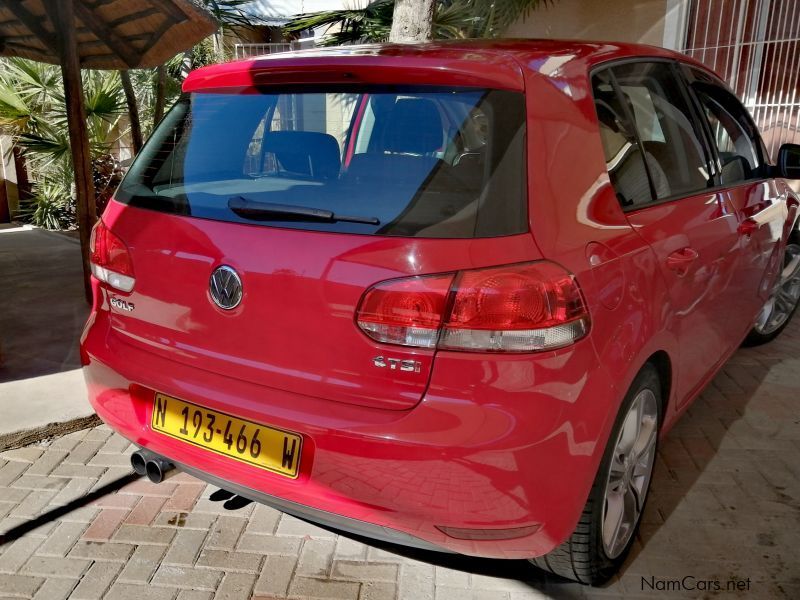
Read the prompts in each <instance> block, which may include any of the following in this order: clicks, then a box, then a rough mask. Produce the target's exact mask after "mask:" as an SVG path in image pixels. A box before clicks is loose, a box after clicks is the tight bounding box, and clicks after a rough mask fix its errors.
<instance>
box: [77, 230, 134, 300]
mask: <svg viewBox="0 0 800 600" xmlns="http://www.w3.org/2000/svg"><path fill="white" fill-rule="evenodd" d="M89 250H90V251H91V255H90V258H89V261H90V263H91V265H92V275H94V276H95V277H96V278H97V279H99V280H100V281H102V282H104V283H107V284H108V285H110V286H111V287H113V288H116V289H118V290H120V291H123V292H130V291H131V290H132V289H133V285H134V284H135V283H136V279H134V277H133V263H132V262H131V254H130V252H129V251H128V247H127V246H126V245H125V243H124V242H123V241H122V240H121V239H119V238H118V237H117V236H116V235H114V234H113V233H111V230H109V228H108V227H106V225H105V223H103V221H102V220H100V221H97V224H96V225H95V226H94V228H93V229H92V237H91V239H90V241H89Z"/></svg>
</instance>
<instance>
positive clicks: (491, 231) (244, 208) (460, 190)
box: [116, 87, 528, 238]
mask: <svg viewBox="0 0 800 600" xmlns="http://www.w3.org/2000/svg"><path fill="white" fill-rule="evenodd" d="M524 143H525V103H524V97H523V95H522V94H520V93H515V92H507V91H499V90H485V89H476V88H468V89H464V88H432V87H415V88H405V87H404V88H399V87H391V88H389V87H380V88H378V87H359V88H352V87H350V88H342V89H335V90H327V89H326V90H317V89H314V90H310V89H300V90H298V89H293V90H283V91H279V92H274V91H269V92H268V93H255V94H254V93H235V92H232V93H216V92H215V93H208V92H204V93H193V94H190V95H186V96H184V97H183V98H181V99H180V100H179V101H178V103H177V104H176V106H175V107H174V108H173V109H172V110H171V111H170V112H169V114H168V115H167V116H166V117H165V119H164V121H163V122H162V123H161V124H160V125H159V126H158V128H157V129H156V131H155V133H154V134H153V136H152V137H151V139H150V140H149V141H148V143H147V144H146V146H145V148H144V149H143V150H142V152H141V154H140V155H139V157H138V158H137V159H136V161H135V162H134V164H133V166H132V167H131V169H130V171H129V173H128V175H127V176H126V177H125V179H124V181H123V182H122V185H121V186H120V189H119V190H118V192H117V195H116V198H117V200H119V201H121V202H125V203H128V204H130V205H133V206H139V207H143V208H148V209H153V210H159V211H164V212H171V213H175V214H180V215H191V216H194V217H200V218H207V219H215V220H220V221H230V222H242V223H256V224H261V225H266V226H275V227H290V228H295V229H307V230H316V231H334V232H343V233H361V234H372V235H386V236H410V237H434V238H473V237H493V236H502V235H510V234H515V233H521V232H524V231H527V229H528V228H527V201H526V182H525V151H524Z"/></svg>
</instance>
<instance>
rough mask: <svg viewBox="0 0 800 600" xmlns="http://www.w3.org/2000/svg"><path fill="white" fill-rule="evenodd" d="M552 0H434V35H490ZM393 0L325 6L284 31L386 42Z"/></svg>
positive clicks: (329, 42)
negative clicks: (339, 7)
mask: <svg viewBox="0 0 800 600" xmlns="http://www.w3.org/2000/svg"><path fill="white" fill-rule="evenodd" d="M553 1H554V0H436V10H435V12H434V18H433V33H434V38H438V39H453V38H477V37H482V38H493V37H497V36H499V35H501V34H502V33H503V31H505V29H506V28H507V27H508V26H509V25H511V24H512V23H513V22H514V21H516V20H517V19H519V18H520V17H526V16H527V15H528V14H530V12H531V11H533V10H535V9H537V8H539V7H541V6H544V5H547V4H551V3H552V2H553ZM393 13H394V0H373V2H370V3H369V4H368V5H367V6H365V7H364V8H359V9H342V10H327V11H320V12H313V13H304V14H301V15H297V16H296V17H294V18H293V19H292V20H291V21H289V22H288V23H287V24H286V25H284V31H286V33H288V34H290V35H297V34H299V33H300V32H302V31H305V30H308V29H317V28H320V27H325V28H327V30H326V34H325V36H324V37H323V38H322V41H321V45H323V46H339V45H342V44H358V43H366V42H385V41H386V40H388V39H389V32H390V31H391V28H392V16H393Z"/></svg>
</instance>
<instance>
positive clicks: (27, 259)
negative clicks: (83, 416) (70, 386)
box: [0, 227, 89, 383]
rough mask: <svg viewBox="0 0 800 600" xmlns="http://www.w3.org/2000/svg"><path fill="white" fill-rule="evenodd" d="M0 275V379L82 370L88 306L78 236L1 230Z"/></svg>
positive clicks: (34, 231)
mask: <svg viewBox="0 0 800 600" xmlns="http://www.w3.org/2000/svg"><path fill="white" fill-rule="evenodd" d="M0 277H2V282H3V289H2V293H1V294H0V383H3V382H7V381H16V380H21V379H30V378H33V377H38V376H41V375H48V374H52V373H60V372H62V371H71V370H73V369H78V368H80V366H81V365H80V356H79V353H78V340H79V339H80V335H81V331H82V329H83V325H84V323H85V322H86V318H87V316H88V314H89V306H88V305H87V303H86V301H85V299H84V295H83V280H82V267H81V254H80V245H79V244H78V242H77V240H73V239H71V238H69V237H67V236H65V235H62V234H57V233H52V232H47V231H42V230H38V229H26V228H22V227H19V228H4V229H0Z"/></svg>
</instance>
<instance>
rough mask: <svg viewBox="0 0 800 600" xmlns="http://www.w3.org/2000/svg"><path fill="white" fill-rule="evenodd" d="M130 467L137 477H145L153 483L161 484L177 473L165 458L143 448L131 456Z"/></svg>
mask: <svg viewBox="0 0 800 600" xmlns="http://www.w3.org/2000/svg"><path fill="white" fill-rule="evenodd" d="M131 466H132V467H133V470H134V471H136V474H137V475H146V476H147V478H148V479H149V480H150V481H152V482H153V483H161V482H162V481H165V480H166V479H169V478H170V477H172V476H173V475H177V473H178V470H177V469H176V468H175V465H173V464H172V463H171V462H170V461H168V460H167V459H166V458H164V457H163V456H159V455H158V454H156V453H155V452H151V451H150V450H145V449H144V448H142V449H141V450H137V451H136V452H134V453H133V454H131Z"/></svg>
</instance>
